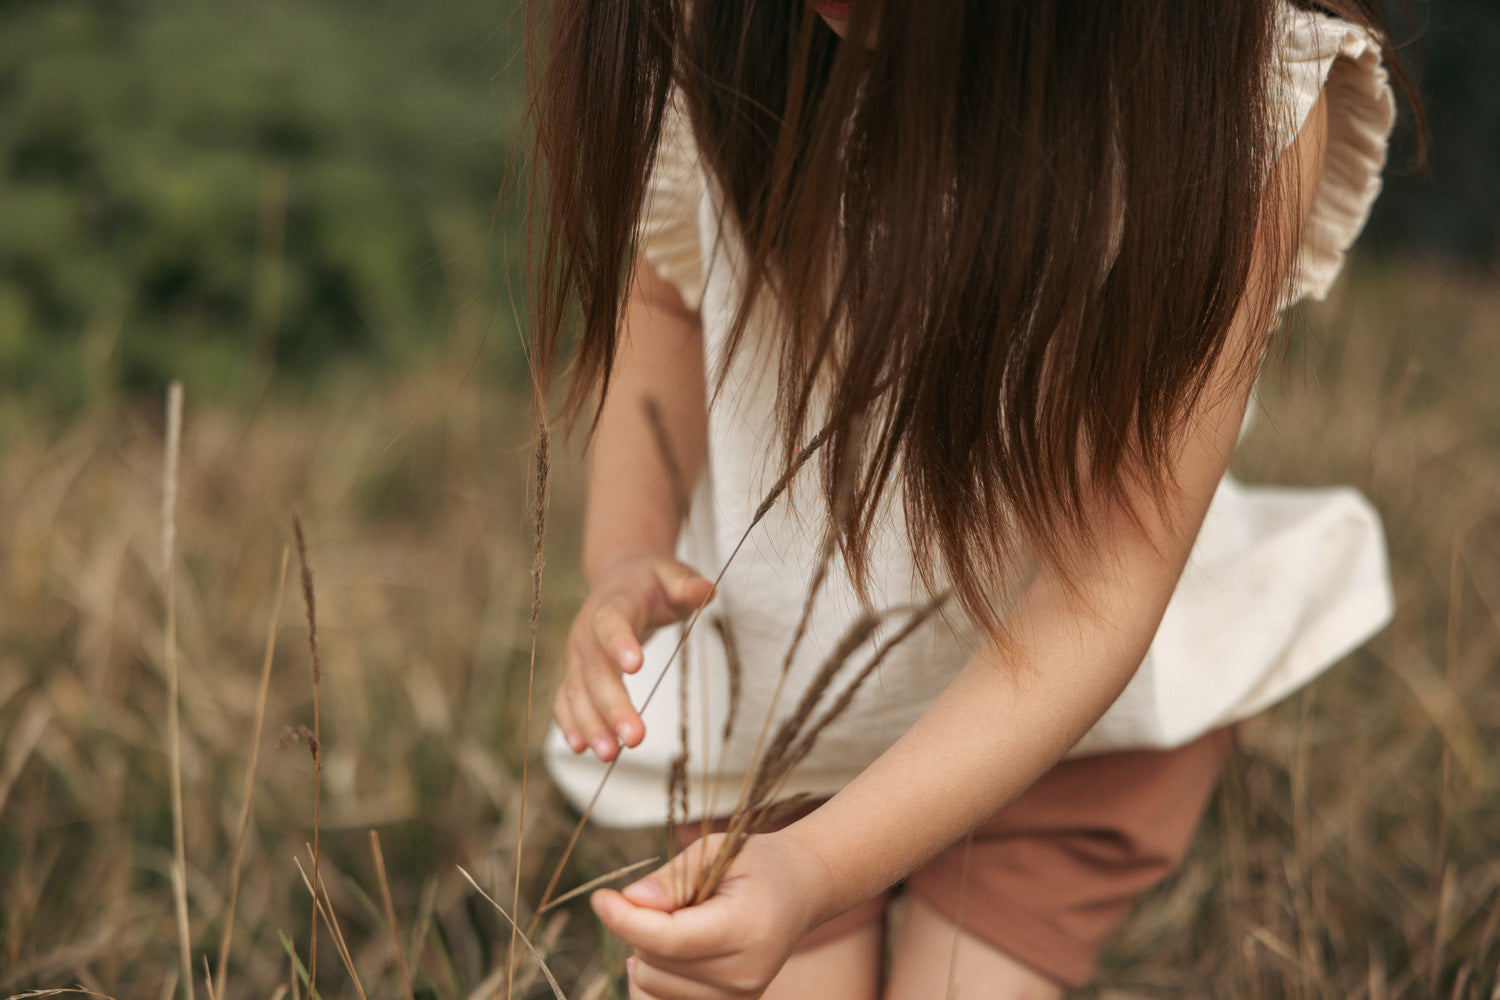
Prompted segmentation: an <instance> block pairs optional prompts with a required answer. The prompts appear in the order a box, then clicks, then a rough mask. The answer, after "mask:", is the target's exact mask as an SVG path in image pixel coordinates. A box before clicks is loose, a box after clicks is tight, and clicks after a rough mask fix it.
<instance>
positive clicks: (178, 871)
mask: <svg viewBox="0 0 1500 1000" xmlns="http://www.w3.org/2000/svg"><path fill="white" fill-rule="evenodd" d="M181 451H182V383H181V382H178V381H176V380H173V382H172V384H171V385H169V386H167V441H166V455H165V462H164V467H163V470H162V491H161V562H162V571H163V573H164V574H165V582H166V605H167V608H166V612H167V624H166V655H165V659H166V667H167V755H168V758H169V768H170V771H171V795H172V902H173V906H174V909H175V911H176V915H177V946H178V949H177V950H178V957H179V959H180V961H181V963H182V989H183V994H184V995H185V996H186V997H187V1000H193V954H192V932H191V928H190V927H189V924H188V906H187V848H186V837H185V836H184V833H183V819H182V706H181V695H182V690H181V676H180V674H179V668H178V663H177V552H176V549H177V465H178V457H179V455H180V453H181Z"/></svg>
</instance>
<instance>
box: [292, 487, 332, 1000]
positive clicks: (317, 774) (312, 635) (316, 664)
mask: <svg viewBox="0 0 1500 1000" xmlns="http://www.w3.org/2000/svg"><path fill="white" fill-rule="evenodd" d="M292 533H293V534H294V535H296V537H297V562H298V564H299V565H300V566H301V570H302V605H303V609H304V610H305V611H306V613H307V647H308V650H309V651H310V652H311V654H312V688H313V727H312V732H311V733H310V734H309V733H308V732H307V730H306V728H305V727H298V728H299V730H300V731H299V734H298V735H299V736H300V737H301V738H302V739H304V740H305V741H306V742H307V748H308V749H309V750H310V751H312V759H313V842H312V865H313V882H314V883H315V884H316V882H317V881H318V863H319V860H320V858H321V854H320V851H319V846H318V834H319V830H320V829H321V827H322V819H323V816H322V813H323V755H322V746H323V718H322V706H321V692H322V688H323V665H322V661H321V660H320V659H319V657H318V602H317V596H316V594H315V593H314V592H313V576H312V566H311V565H309V564H308V561H307V537H306V535H304V534H303V532H302V515H301V514H300V513H296V512H293V514H292ZM283 739H285V737H283ZM317 902H318V895H317V893H313V904H314V905H313V913H312V920H311V923H312V928H311V932H310V940H309V943H308V948H307V984H308V985H307V995H308V996H310V997H317V995H318V908H317Z"/></svg>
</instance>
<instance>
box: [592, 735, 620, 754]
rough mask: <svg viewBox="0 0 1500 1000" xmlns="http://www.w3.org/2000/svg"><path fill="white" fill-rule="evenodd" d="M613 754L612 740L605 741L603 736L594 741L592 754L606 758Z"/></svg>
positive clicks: (613, 745)
mask: <svg viewBox="0 0 1500 1000" xmlns="http://www.w3.org/2000/svg"><path fill="white" fill-rule="evenodd" d="M614 752H615V744H614V742H613V741H612V740H607V739H605V738H604V737H603V736H601V737H599V738H598V739H597V740H595V741H594V753H596V754H598V755H599V756H600V757H605V758H607V757H608V756H609V755H610V754H612V753H614Z"/></svg>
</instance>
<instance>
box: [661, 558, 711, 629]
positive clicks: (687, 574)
mask: <svg viewBox="0 0 1500 1000" xmlns="http://www.w3.org/2000/svg"><path fill="white" fill-rule="evenodd" d="M656 578H657V580H658V581H659V582H660V583H661V589H662V591H663V592H664V593H665V594H666V595H667V602H668V603H669V604H670V605H671V606H672V610H673V611H675V612H676V614H677V617H681V616H683V615H688V614H691V613H692V612H694V611H696V610H698V608H699V607H701V606H702V605H703V602H704V601H707V600H708V599H709V597H710V596H711V595H712V594H713V592H714V585H713V583H711V582H710V581H708V580H705V579H704V578H703V577H701V576H699V575H698V574H697V573H696V572H694V571H693V570H692V569H691V568H690V567H687V566H684V565H683V564H682V563H680V562H676V561H675V560H665V559H664V560H662V561H661V562H659V563H657V564H656Z"/></svg>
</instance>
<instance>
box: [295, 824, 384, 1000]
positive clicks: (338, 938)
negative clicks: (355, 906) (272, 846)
mask: <svg viewBox="0 0 1500 1000" xmlns="http://www.w3.org/2000/svg"><path fill="white" fill-rule="evenodd" d="M305 846H306V847H307V851H308V853H309V854H311V853H312V845H311V844H308V845H305ZM292 861H293V863H294V864H296V866H297V874H299V875H301V876H302V884H303V885H305V886H307V891H308V892H309V893H311V894H312V898H313V907H314V910H315V912H316V914H317V915H319V916H321V917H322V918H323V923H324V924H326V925H327V926H328V931H329V935H330V936H331V937H332V938H333V950H334V951H336V952H338V956H339V960H340V961H342V962H343V963H344V971H346V972H348V973H349V979H350V980H351V981H352V982H353V983H354V991H355V992H356V993H358V994H359V997H360V1000H368V998H367V997H366V996H365V988H364V985H363V984H362V983H360V981H359V973H358V972H356V971H355V969H354V959H353V957H352V956H351V955H350V954H349V945H348V943H347V942H346V941H345V940H344V931H343V928H341V927H340V926H339V921H338V916H337V915H336V914H335V913H334V912H333V898H332V897H331V896H329V895H328V886H327V884H326V883H325V882H324V881H323V879H322V877H321V876H318V875H317V872H316V870H315V871H314V875H315V876H317V879H318V887H317V889H314V888H313V883H312V882H311V881H310V880H309V879H308V877H307V872H306V870H304V869H303V867H302V861H301V860H300V859H298V858H295V857H294V858H292ZM319 890H321V891H322V893H323V894H322V896H319V895H318V891H319ZM325 902H326V904H327V905H326V906H325V905H324V904H325Z"/></svg>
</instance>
